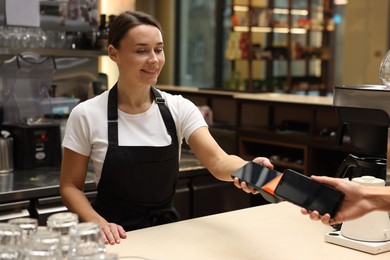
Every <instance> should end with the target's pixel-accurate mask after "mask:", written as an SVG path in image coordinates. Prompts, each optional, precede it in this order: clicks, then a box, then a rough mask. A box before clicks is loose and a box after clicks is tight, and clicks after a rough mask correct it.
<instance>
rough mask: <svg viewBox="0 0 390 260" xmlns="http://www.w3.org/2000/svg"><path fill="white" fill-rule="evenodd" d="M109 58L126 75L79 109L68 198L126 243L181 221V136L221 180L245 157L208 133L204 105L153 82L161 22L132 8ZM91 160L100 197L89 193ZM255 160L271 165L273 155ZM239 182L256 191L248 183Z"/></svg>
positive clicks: (116, 24)
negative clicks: (135, 233) (177, 200)
mask: <svg viewBox="0 0 390 260" xmlns="http://www.w3.org/2000/svg"><path fill="white" fill-rule="evenodd" d="M108 56H109V57H110V58H111V60H112V61H114V62H115V63H116V64H117V67H118V70H119V77H118V81H117V83H116V84H115V85H114V86H113V87H112V88H111V89H110V90H109V91H106V92H104V93H102V94H101V95H99V96H96V97H95V98H92V99H89V100H87V101H85V102H83V103H80V104H79V105H78V106H76V107H75V108H74V109H73V110H72V113H71V114H70V116H69V119H68V123H67V126H66V131H65V135H64V140H63V146H64V154H63V160H62V169H61V179H60V189H61V196H62V199H63V201H64V203H65V205H66V206H67V207H68V209H69V210H70V211H72V212H75V213H77V214H78V216H79V218H80V220H81V221H93V222H97V223H99V224H100V226H101V229H102V232H103V234H104V237H105V240H106V241H105V242H106V243H110V244H114V243H119V242H120V239H121V238H125V237H126V233H125V231H130V230H135V229H139V228H144V227H149V226H153V225H158V224H163V223H169V222H172V221H176V220H177V219H178V216H177V214H176V211H175V210H174V208H173V207H172V198H173V196H174V192H175V185H176V178H177V174H178V168H179V165H178V162H179V155H180V147H181V144H182V139H183V138H184V139H185V141H186V142H187V143H188V144H189V146H190V148H191V150H192V151H193V153H194V154H195V155H196V157H197V158H198V159H199V160H200V162H201V163H202V164H203V165H204V166H205V167H207V169H208V170H209V171H210V172H211V173H212V174H213V175H214V176H215V177H216V178H217V179H220V180H223V181H231V177H230V174H231V173H232V172H233V171H235V170H236V169H238V168H239V167H241V166H243V165H244V164H245V163H246V161H244V160H242V159H241V158H239V157H237V156H234V155H228V154H226V153H225V152H224V151H223V150H222V149H221V148H220V147H219V145H218V144H217V143H216V142H215V140H214V139H213V138H212V136H211V135H210V133H209V130H208V127H207V124H206V123H205V121H204V119H203V117H202V115H201V113H200V112H199V110H198V109H197V107H196V106H195V105H194V104H193V103H191V102H190V101H188V100H187V99H184V98H183V97H182V96H179V95H170V94H168V93H165V92H163V91H160V90H157V89H155V88H154V87H152V86H153V85H155V84H156V82H157V78H158V76H159V74H160V71H161V69H162V67H163V65H164V62H165V57H164V43H163V38H162V32H161V28H160V25H159V23H158V22H157V21H156V20H155V19H154V18H153V17H151V16H149V15H147V14H144V13H141V12H125V13H123V14H121V15H119V16H117V18H115V20H114V21H113V22H112V24H111V25H110V31H109V36H108ZM89 160H91V161H92V163H93V167H94V171H95V175H94V178H95V182H96V183H97V191H98V193H97V198H96V200H95V201H94V202H93V203H92V204H90V203H89V201H88V199H87V198H86V197H85V195H84V193H83V185H84V182H85V178H86V174H87V168H88V162H89ZM255 162H257V163H259V164H262V165H264V166H266V167H270V168H272V167H273V166H272V164H271V163H270V161H269V160H268V159H267V158H263V157H259V158H256V159H255ZM235 185H236V186H237V187H238V188H242V189H243V190H244V191H245V192H248V193H249V192H252V193H256V192H255V191H253V190H251V189H249V188H248V187H247V186H246V185H245V183H242V184H239V183H238V181H237V180H235Z"/></svg>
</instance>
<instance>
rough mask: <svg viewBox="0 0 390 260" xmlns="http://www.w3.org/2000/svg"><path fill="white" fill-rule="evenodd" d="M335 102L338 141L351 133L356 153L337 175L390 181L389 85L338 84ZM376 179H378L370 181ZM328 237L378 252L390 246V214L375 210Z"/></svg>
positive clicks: (383, 182) (358, 180)
mask: <svg viewBox="0 0 390 260" xmlns="http://www.w3.org/2000/svg"><path fill="white" fill-rule="evenodd" d="M333 105H334V107H335V109H336V112H337V115H338V118H339V120H340V127H339V133H338V135H339V137H340V139H339V142H340V144H341V143H342V141H343V138H344V133H346V132H347V133H348V136H349V137H350V143H351V145H352V147H353V150H354V153H355V154H350V155H348V156H347V158H346V159H345V160H344V161H343V163H342V164H341V166H340V168H339V169H338V171H337V173H336V177H341V178H345V177H348V178H349V179H351V180H352V181H355V182H359V183H361V184H362V185H377V183H378V185H379V184H380V185H383V186H384V185H385V184H387V185H388V183H389V181H390V166H389V164H388V163H387V162H388V161H389V157H390V152H389V149H390V142H389V141H390V87H387V86H382V85H354V86H336V87H335V89H334V98H333ZM370 180H375V182H370ZM325 241H327V242H330V243H334V244H338V245H342V246H345V247H349V248H353V249H356V250H360V251H364V252H368V253H371V254H378V253H382V252H386V251H389V250H390V218H389V215H388V213H387V212H372V213H369V214H367V215H366V216H364V217H362V218H360V219H357V220H355V221H348V222H345V223H343V224H342V225H341V230H340V231H334V232H330V233H327V234H325Z"/></svg>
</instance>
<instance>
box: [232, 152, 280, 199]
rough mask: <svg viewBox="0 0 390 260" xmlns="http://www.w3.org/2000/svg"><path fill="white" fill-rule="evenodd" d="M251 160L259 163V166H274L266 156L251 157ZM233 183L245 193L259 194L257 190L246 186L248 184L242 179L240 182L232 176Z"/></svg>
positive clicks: (271, 167)
mask: <svg viewBox="0 0 390 260" xmlns="http://www.w3.org/2000/svg"><path fill="white" fill-rule="evenodd" d="M253 162H255V163H257V164H260V165H261V166H265V167H267V168H269V169H273V168H274V166H273V165H272V163H271V162H270V160H269V159H268V158H266V157H257V158H255V159H253ZM234 185H235V186H236V187H237V188H239V189H242V190H243V191H245V192H246V193H252V194H259V191H258V190H256V189H252V188H250V187H248V185H247V184H246V183H245V182H243V181H242V182H240V180H239V179H238V178H237V177H236V178H234Z"/></svg>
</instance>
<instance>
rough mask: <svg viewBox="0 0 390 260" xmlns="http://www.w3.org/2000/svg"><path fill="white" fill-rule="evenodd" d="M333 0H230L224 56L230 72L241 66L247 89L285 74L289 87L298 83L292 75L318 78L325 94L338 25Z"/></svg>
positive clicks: (253, 88) (286, 84)
mask: <svg viewBox="0 0 390 260" xmlns="http://www.w3.org/2000/svg"><path fill="white" fill-rule="evenodd" d="M329 4H330V0H301V1H281V0H269V1H256V0H246V1H245V0H236V1H232V5H231V6H230V9H231V17H230V22H231V31H230V35H229V38H228V42H227V44H226V51H225V57H226V59H227V60H230V61H231V71H232V73H234V72H233V71H238V72H239V74H240V76H241V77H242V79H241V81H242V82H246V85H245V86H244V88H245V89H246V90H256V89H258V87H257V86H256V82H258V81H269V79H273V78H279V77H285V79H286V80H285V86H284V87H282V89H283V90H284V91H286V92H291V91H292V90H293V89H294V88H295V86H293V85H294V84H295V83H294V81H293V79H294V77H307V78H310V77H313V76H316V77H319V78H320V79H321V80H322V84H320V87H319V86H314V88H315V89H320V92H321V93H322V92H324V91H323V89H327V88H328V87H329V85H330V84H331V83H330V82H329V81H328V75H330V74H329V73H328V71H329V69H330V68H331V62H330V61H331V59H330V53H331V50H330V44H329V41H330V35H329V34H331V33H332V32H333V30H334V24H333V20H332V17H331V12H330V10H331V9H330V7H329ZM296 67H298V69H299V71H298V72H297V73H296V72H294V71H296V70H297V68H296ZM313 71H314V73H313ZM276 87H278V86H276Z"/></svg>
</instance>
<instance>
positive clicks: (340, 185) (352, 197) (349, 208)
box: [301, 176, 372, 225]
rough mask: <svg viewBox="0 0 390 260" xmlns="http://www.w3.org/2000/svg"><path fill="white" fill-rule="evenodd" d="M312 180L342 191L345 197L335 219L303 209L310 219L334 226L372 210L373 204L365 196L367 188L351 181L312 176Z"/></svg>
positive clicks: (303, 212)
mask: <svg viewBox="0 0 390 260" xmlns="http://www.w3.org/2000/svg"><path fill="white" fill-rule="evenodd" d="M311 178H312V179H313V180H315V181H318V182H321V183H324V184H327V185H330V186H332V187H334V188H336V189H338V190H340V191H342V192H343V193H344V194H345V197H344V200H343V202H342V203H341V206H340V209H339V210H338V211H337V213H336V215H335V217H334V218H333V219H331V217H330V215H329V214H325V215H323V216H321V215H320V214H319V213H318V212H317V211H308V210H307V209H301V212H302V214H304V215H309V217H310V219H312V220H321V222H322V223H324V224H326V225H334V224H339V223H342V222H345V221H348V220H353V219H357V218H359V217H362V216H363V215H365V214H367V213H369V212H370V211H371V210H372V205H371V202H370V201H368V200H367V198H366V196H365V189H366V187H365V186H362V185H360V184H358V183H355V182H352V181H349V180H348V179H340V178H332V177H319V176H311Z"/></svg>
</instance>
